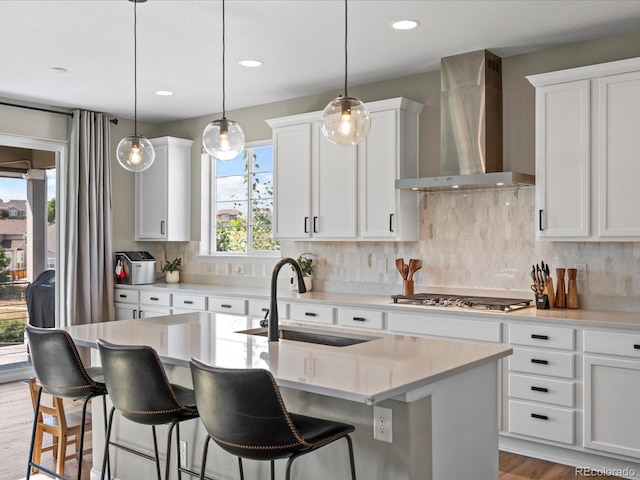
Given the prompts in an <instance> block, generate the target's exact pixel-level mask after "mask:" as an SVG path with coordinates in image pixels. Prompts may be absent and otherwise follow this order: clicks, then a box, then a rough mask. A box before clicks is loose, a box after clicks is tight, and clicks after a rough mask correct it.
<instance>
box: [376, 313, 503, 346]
mask: <svg viewBox="0 0 640 480" xmlns="http://www.w3.org/2000/svg"><path fill="white" fill-rule="evenodd" d="M387 323H388V325H387V328H388V330H389V331H390V332H398V333H408V334H410V335H411V334H413V335H430V336H436V337H447V338H453V339H460V340H472V341H481V342H495V343H498V342H500V341H501V338H502V334H501V328H502V327H501V325H502V324H501V323H499V322H485V321H482V320H472V319H464V318H438V317H436V316H433V315H429V314H427V315H417V314H408V313H397V312H389V313H388V315H387Z"/></svg>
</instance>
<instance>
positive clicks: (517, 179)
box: [396, 50, 535, 191]
mask: <svg viewBox="0 0 640 480" xmlns="http://www.w3.org/2000/svg"><path fill="white" fill-rule="evenodd" d="M440 67H441V81H440V90H441V93H440V127H441V132H442V133H441V135H440V149H441V164H440V166H441V172H442V174H441V176H438V177H425V178H408V179H400V180H396V188H397V189H408V190H424V191H443V190H452V189H460V190H470V189H479V188H498V187H512V186H519V185H534V184H535V177H534V176H533V175H529V174H525V173H517V172H504V171H503V170H502V73H501V69H502V61H501V59H500V57H498V56H496V55H494V54H493V53H491V52H489V51H488V50H478V51H475V52H470V53H465V54H461V55H454V56H451V57H445V58H442V59H441V60H440Z"/></svg>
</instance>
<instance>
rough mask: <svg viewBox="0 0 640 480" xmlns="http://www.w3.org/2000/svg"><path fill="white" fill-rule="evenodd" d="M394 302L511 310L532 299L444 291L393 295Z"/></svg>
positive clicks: (529, 302)
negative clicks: (468, 294)
mask: <svg viewBox="0 0 640 480" xmlns="http://www.w3.org/2000/svg"><path fill="white" fill-rule="evenodd" d="M391 299H392V300H393V303H399V304H406V305H420V306H427V307H428V306H437V307H463V308H476V309H482V310H501V311H503V312H510V311H513V310H519V309H521V308H527V307H530V306H531V302H532V300H528V299H522V298H496V297H470V296H466V295H448V294H443V293H416V294H414V295H391Z"/></svg>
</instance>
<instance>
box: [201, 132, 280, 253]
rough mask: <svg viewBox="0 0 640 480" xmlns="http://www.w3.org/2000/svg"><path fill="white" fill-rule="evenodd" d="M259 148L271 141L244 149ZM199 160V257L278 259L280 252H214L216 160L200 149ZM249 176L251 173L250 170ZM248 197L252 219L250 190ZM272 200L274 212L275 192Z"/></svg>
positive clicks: (248, 228)
mask: <svg viewBox="0 0 640 480" xmlns="http://www.w3.org/2000/svg"><path fill="white" fill-rule="evenodd" d="M260 147H272V151H273V141H272V139H270V138H269V139H265V140H254V141H250V142H246V144H245V146H244V149H243V150H247V149H254V148H260ZM200 160H201V184H200V187H201V215H200V248H199V255H200V256H207V257H218V258H227V259H231V258H234V257H235V258H278V257H280V256H281V254H282V253H281V250H274V251H266V250H253V248H251V249H249V248H248V249H247V252H218V251H216V225H215V220H214V217H215V211H216V192H215V185H216V168H215V165H216V160H215V159H214V158H212V157H211V156H210V155H209V154H208V153H207V152H206V151H205V150H204V148H203V149H202V153H201V155H200ZM272 171H273V178H274V181H275V161H274V162H273V170H272ZM249 173H250V174H252V173H253V172H252V171H251V170H250V171H249ZM274 190H275V188H274ZM247 193H248V194H249V195H248V199H247V202H248V210H247V217H248V219H249V218H250V217H252V211H251V205H252V196H251V192H250V189H249V188H248V189H247ZM272 198H273V203H274V205H273V209H274V211H275V191H274V196H273V197H272ZM250 232H251V228H250V227H249V226H247V236H249V235H250ZM247 241H248V243H247V245H248V246H249V245H251V242H249V239H247Z"/></svg>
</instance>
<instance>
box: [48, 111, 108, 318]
mask: <svg viewBox="0 0 640 480" xmlns="http://www.w3.org/2000/svg"><path fill="white" fill-rule="evenodd" d="M109 120H110V119H109V116H108V115H106V114H101V113H94V112H88V111H84V110H74V111H73V118H72V119H71V120H70V121H71V129H70V137H69V161H68V163H67V164H66V165H65V166H64V168H63V169H62V172H61V175H60V176H59V178H60V180H61V183H62V185H60V188H59V190H58V191H59V192H60V193H59V199H60V202H59V205H60V208H59V210H58V222H59V236H60V241H59V243H58V245H60V247H61V248H59V257H58V259H59V263H58V278H59V280H58V282H60V283H59V285H58V289H59V292H60V294H59V295H60V296H61V297H62V298H60V299H59V300H61V301H60V302H57V303H58V304H60V309H59V311H58V315H59V317H58V318H59V321H60V324H61V325H64V326H70V325H81V324H87V323H97V322H103V321H109V320H113V319H114V309H113V286H114V285H113V275H112V271H113V258H114V252H113V223H112V222H113V220H112V206H111V153H110V146H111V135H110V127H109V125H110V123H109Z"/></svg>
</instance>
